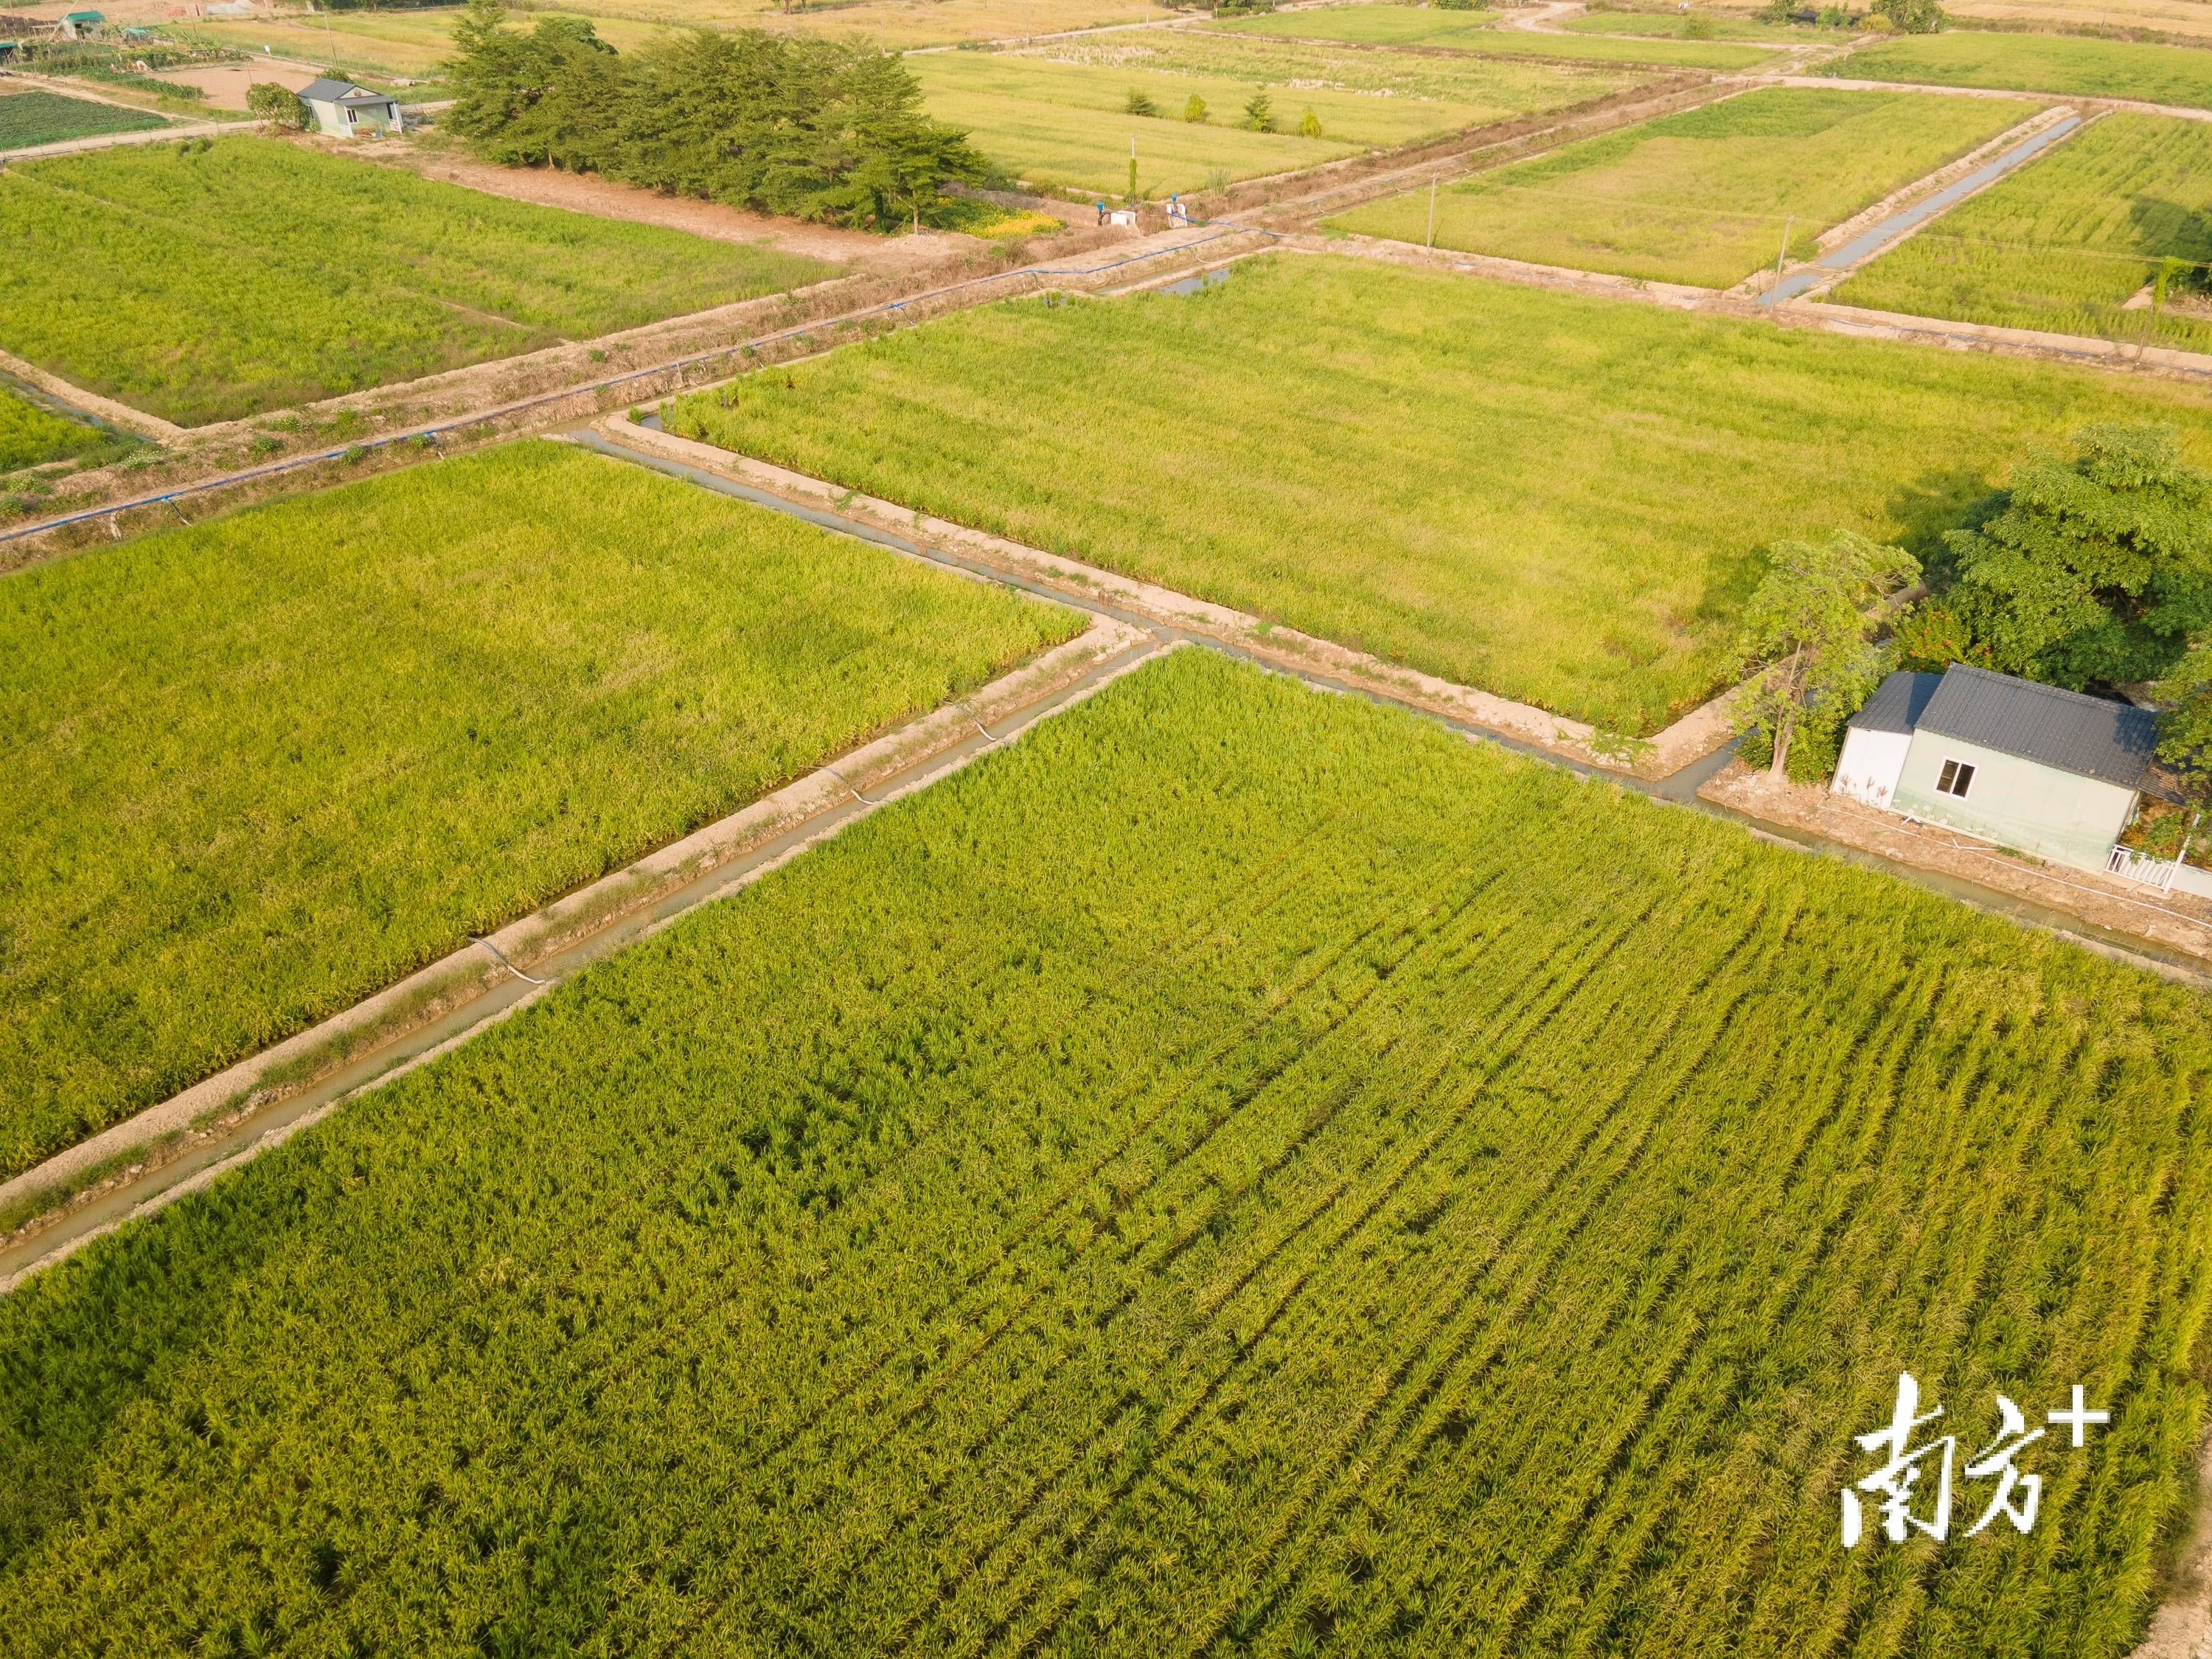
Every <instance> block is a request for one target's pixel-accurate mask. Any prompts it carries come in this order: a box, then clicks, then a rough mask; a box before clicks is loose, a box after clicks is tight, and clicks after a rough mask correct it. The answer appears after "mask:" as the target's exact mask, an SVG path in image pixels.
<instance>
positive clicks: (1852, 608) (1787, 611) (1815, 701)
mask: <svg viewBox="0 0 2212 1659" xmlns="http://www.w3.org/2000/svg"><path fill="white" fill-rule="evenodd" d="M1919 578H1920V565H1919V562H1918V561H1917V560H1916V559H1914V558H1913V556H1911V554H1910V553H1907V552H1906V551H1905V550H1904V549H1903V548H1901V547H1889V546H1885V545H1884V544H1881V543H1880V542H1876V541H1874V540H1871V539H1869V538H1867V537H1865V536H1862V535H1860V534H1858V533H1857V532H1855V531H1849V530H1839V531H1838V532H1836V533H1835V534H1833V535H1832V536H1831V537H1829V538H1828V539H1827V540H1826V541H1824V542H1796V541H1785V542H1777V543H1776V544H1774V547H1773V550H1772V557H1771V562H1770V563H1769V565H1768V567H1767V572H1766V575H1765V578H1764V580H1761V581H1760V583H1759V587H1758V590H1757V591H1756V592H1753V594H1752V596H1751V599H1750V601H1749V603H1747V605H1745V606H1744V612H1743V636H1742V651H1743V658H1744V666H1745V667H1746V669H1747V670H1759V671H1758V672H1756V673H1755V674H1754V677H1753V678H1751V679H1750V680H1748V681H1747V683H1746V684H1745V685H1744V687H1743V689H1742V690H1741V691H1740V692H1738V693H1737V695H1736V702H1735V720H1736V729H1737V730H1738V731H1739V732H1742V733H1743V734H1744V737H1745V743H1744V748H1745V750H1747V752H1748V754H1750V755H1753V756H1763V757H1765V760H1766V763H1767V764H1768V766H1769V767H1770V769H1771V770H1772V772H1773V774H1774V775H1775V776H1776V777H1781V776H1782V775H1784V773H1785V772H1787V771H1790V769H1791V768H1790V760H1791V757H1793V755H1794V756H1796V757H1798V759H1799V761H1800V765H1799V766H1798V767H1797V768H1796V772H1797V773H1798V775H1814V774H1817V773H1820V772H1825V771H1826V770H1827V769H1831V768H1832V767H1833V765H1834V764H1835V752H1834V751H1835V747H1836V732H1837V731H1838V728H1840V727H1841V726H1842V724H1843V722H1844V720H1846V719H1848V718H1849V717H1850V714H1851V713H1852V711H1853V710H1855V709H1857V708H1858V706H1859V705H1860V704H1861V703H1863V702H1865V701H1866V699H1867V697H1868V696H1869V694H1870V693H1871V692H1872V691H1873V690H1874V688H1875V685H1877V684H1880V682H1881V677H1882V675H1883V674H1884V673H1885V672H1886V671H1887V669H1888V666H1889V664H1888V661H1887V656H1888V653H1887V652H1885V651H1884V650H1882V649H1881V648H1880V647H1876V646H1875V645H1874V644H1873V643H1872V642H1871V641H1870V640H1869V635H1870V634H1871V633H1872V632H1873V630H1874V629H1875V626H1876V625H1877V623H1879V622H1880V620H1881V605H1882V602H1883V601H1884V600H1886V599H1889V598H1890V597H1892V596H1893V595H1894V594H1896V593H1898V592H1900V591H1902V590H1903V589H1905V588H1906V587H1908V586H1911V584H1912V583H1914V582H1915V581H1917V580H1919ZM1762 665H1763V669H1762Z"/></svg>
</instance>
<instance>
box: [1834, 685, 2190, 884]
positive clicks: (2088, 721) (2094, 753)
mask: <svg viewBox="0 0 2212 1659" xmlns="http://www.w3.org/2000/svg"><path fill="white" fill-rule="evenodd" d="M2155 726H2156V722H2155V720H2154V716H2152V715H2151V714H2149V713H2148V711H2146V710H2144V709H2141V708H2130V707H2129V706H2128V705H2127V704H2125V703H2120V702H2107V701H2106V700H2105V699H2104V698H2102V697H2090V696H2083V695H2082V694H2081V692H2079V691H2065V690H2060V689H2059V688H2058V687H2057V686H2055V685H2039V684H2035V682H2033V680H2023V679H2016V678H2014V677H2013V676H2012V675H2010V674H1994V673H1991V672H1990V671H1989V670H1987V669H1984V668H1972V667H1969V666H1968V665H1966V664H1965V663H1954V664H1952V665H1951V666H1950V667H1949V668H1948V670H1946V671H1944V672H1943V673H1942V674H1940V675H1937V674H1913V673H1905V672H1899V673H1895V674H1892V675H1890V676H1889V677H1888V678H1887V679H1885V680H1884V681H1882V683H1881V686H1880V688H1879V689H1878V690H1876V691H1875V694H1874V696H1871V697H1869V699H1868V700H1867V703H1866V706H1865V707H1864V708H1862V709H1860V710H1859V712H1858V713H1857V714H1854V715H1853V716H1851V718H1850V721H1849V723H1848V724H1847V725H1846V726H1845V728H1844V747H1843V753H1842V754H1841V755H1840V756H1839V757H1838V759H1837V762H1836V775H1835V781H1834V782H1833V784H1832V786H1831V787H1832V788H1833V789H1834V790H1835V792H1836V793H1838V794H1844V795H1850V796H1853V797H1855V798H1856V799H1859V800H1863V801H1865V802H1866V803H1867V804H1868V805H1873V806H1885V807H1887V808H1888V809H1890V810H1891V811H1896V812H1903V813H1905V814H1908V815H1909V816H1911V817H1916V818H1920V819H1923V820H1924V821H1926V822H1928V823H1945V824H1948V825H1950V826H1951V827H1952V828H1953V829H1963V830H1965V831H1966V833H1967V834H1968V835H1970V836H1981V837H1983V838H1984V840H1987V841H1993V842H1997V843H1998V844H1999V845H2001V846H2005V847H2013V848H2019V849H2020V850H2021V851H2022V852H2026V853H2033V854H2037V855H2038V856H2039V857H2042V858H2046V859H2051V860H2054V861H2056V862H2057V863H2060V864H2071V865H2076V866H2080V867H2081V868H2083V869H2090V870H2102V869H2105V868H2106V866H2107V865H2108V863H2109V861H2110V860H2111V858H2112V847H2113V844H2114V843H2115V842H2117V841H2118V838H2119V834H2120V831H2121V830H2123V829H2126V828H2127V826H2128V822H2129V820H2130V818H2132V817H2134V816H2135V811H2136V801H2137V799H2138V795H2139V792H2140V790H2141V789H2142V782H2143V775H2144V774H2145V773H2146V772H2147V771H2148V769H2149V767H2150V762H2151V755H2152V751H2153V750H2154V747H2155V746H2156V732H2155Z"/></svg>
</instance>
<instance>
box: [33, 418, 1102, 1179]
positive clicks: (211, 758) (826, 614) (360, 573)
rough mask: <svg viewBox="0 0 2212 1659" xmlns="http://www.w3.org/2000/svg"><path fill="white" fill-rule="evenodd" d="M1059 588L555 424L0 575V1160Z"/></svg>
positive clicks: (500, 903)
mask: <svg viewBox="0 0 2212 1659" xmlns="http://www.w3.org/2000/svg"><path fill="white" fill-rule="evenodd" d="M1078 631H1079V626H1078V620H1077V619H1076V618H1074V617H1073V615H1072V613H1069V612H1066V611H1060V610H1056V609H1053V608H1050V607H1047V606H1042V605H1035V604H1033V603H1031V602H1030V601H1028V600H1024V599H1017V598H1014V597H1012V596H1011V595H1009V594H1006V593H1004V592H996V591H994V590H992V589H989V588H987V587H983V586H977V585H975V584H972V583H969V582H965V581H961V580H956V579H953V578H951V577H947V576H944V575H941V574H937V573H934V572H932V571H929V570H927V569H924V568H921V567H918V566H916V565H914V564H912V563H909V562H903V561H901V560H899V559H897V558H896V557H895V556H892V555H890V554H888V553H885V552H882V551H880V550H876V549H872V548H868V547H866V546H862V545H860V544H855V543H854V542H852V541H850V540H848V539H845V538H839V537H836V536H833V535H831V534H829V532H824V531H819V530H816V529H814V528H812V527H811V526H804V525H799V524H797V523H794V522H793V520H789V519H787V518H784V517H782V516H781V515H778V514H774V513H767V512H764V511H763V510H761V509H759V508H757V507H749V506H746V505H744V504H742V503H738V502H732V501H728V500H726V499H725V498H721V497H718V496H715V495H711V494H709V493H708V492H706V491H703V490H701V489H696V488H695V487H693V486H690V485H687V484H684V483H677V482H675V481H672V480H669V479H665V478H661V477H657V476H655V475H653V474H652V473H650V472H647V471H643V470H641V469H639V468H636V467H633V466H629V465H624V464H622V463H618V462H615V461H610V460H605V459H601V458H599V457H596V456H592V455H588V454H586V453H581V452H580V451H577V450H574V449H571V448H568V447H562V446H558V445H553V444H545V443H526V444H523V445H520V446H516V447H507V448H503V449H500V450H496V451H491V452H487V453H483V454H481V455H478V456H475V457H471V458H467V459H455V460H451V461H446V462H441V463H426V464H424V465H419V466H416V467H414V468H411V469H410V470H408V471H402V472H398V473H394V474H390V475H387V476H386V477H380V478H375V479H369V480H365V481H363V482H362V483H356V484H353V485H349V486H347V487H345V488H343V489H336V490H331V491H329V492H327V493H325V494H322V495H314V496H311V497H307V498H306V499H303V500H298V501H289V502H285V503H283V504H280V505H277V506H273V507H262V508H257V509H255V510H253V511H251V512H247V513H240V514H238V515H237V516H235V517H233V518H228V519H221V520H214V521H212V522H210V523H209V524H206V525H203V526H198V527H197V528H194V529H191V530H185V529H178V530H173V531H170V532H164V533H162V534H160V535H156V536H150V537H148V538H144V539H143V540H140V541H137V542H133V543H131V544H126V545H125V546H123V547H119V548H114V549H111V550H106V551H102V552H95V553H91V554H88V555H86V556H82V557H81V558H77V559H74V560H70V561H69V562H64V563H60V564H52V565H46V566H41V567H37V568H33V569H31V570H28V571H26V572H24V573H22V574H17V575H13V576H9V577H8V578H7V579H6V580H4V581H0V655H4V656H5V658H6V659H7V660H8V661H9V663H10V664H11V667H10V670H9V674H8V675H7V677H6V680H5V684H4V686H0V775H6V776H7V777H8V778H9V780H10V787H9V789H7V790H6V791H5V792H0V916H4V917H5V918H6V934H5V939H6V945H7V948H6V951H4V953H0V1175H8V1174H13V1173H14V1172H15V1171H16V1170H21V1169H22V1168H24V1167H26V1166H27V1165H28V1164H31V1163H32V1162H33V1161H35V1160H36V1159H37V1158H40V1157H41V1156H43V1155H45V1154H46V1153H50V1152H54V1151H56V1150H58V1148H60V1147H61V1146H64V1145H67V1144H69V1143H70V1142H71V1141H74V1140H76V1139H81V1138H82V1136H84V1135H86V1134H88V1133H91V1132H93V1131H94V1130H97V1129H100V1128H102V1127H106V1125H107V1124H109V1123H112V1122H113V1121H116V1120H117V1119H118V1118H120V1117H122V1116H124V1115H127V1114H128V1113H129V1112H131V1111H132V1110H134V1109H137V1108H138V1107H141V1106H143V1105H146V1104H148V1103H150V1102H153V1101H155V1100H158V1099H161V1098H163V1097H166V1096H167V1095H168V1094H170V1093H172V1092H173V1091H175V1090H178V1089H179V1088H182V1087H184V1086H185V1085H188V1084H190V1083H191V1082H193V1081H195V1080H197V1079H199V1078H202V1077H204V1076H207V1075H208V1074H210V1073H213V1072H215V1071H216V1070H219V1069H220V1068H221V1067H222V1066H225V1065H227V1064H228V1063H229V1062H230V1061H232V1060H237V1059H239V1058H240V1056H242V1055H245V1054H251V1053H253V1052H255V1051H257V1050H258V1049H260V1048H265V1047H266V1046H268V1045H269V1044H270V1043H271V1042H276V1040H277V1039H279V1038H281V1037H283V1036H288V1035H289V1034H290V1033H291V1032H293V1031H295V1030H301V1029H303V1028H305V1027H307V1026H308V1025H311V1024H313V1023H314V1022H315V1021H317V1020H319V1019H320V1018H325V1016H327V1015H330V1014H331V1013H334V1012H337V1011H338V1010H340V1009H342V1008H344V1007H347V1006H350V1005H351V1004H353V1003H354V1002H356V1000H359V999H360V998H361V997H362V996H363V995H365V994H368V993H369V992H372V991H374V990H376V989H378V988H379V987H381V986H383V985H386V984H388V983H390V982H391V981H393V980H396V979H398V978H400V977H402V976H403V975H406V974H408V973H410V972H411V971H412V970H414V969H416V968H419V967H421V966H422V965H423V964H424V963H428V962H432V961H435V959H437V958H438V957H441V956H443V955H445V954H446V953H447V951H453V950H456V949H458V948H459V947H460V946H461V945H463V944H464V943H465V940H466V939H467V938H468V937H469V935H471V933H486V932H489V931H490V930H492V929H494V928H495V927H499V926H500V925H501V924H502V923H504V922H506V921H510V920H512V919H513V918H514V917H515V916H517V915H522V914H524V913H526V912H527V911H528V910H530V909H532V908H534V907H535V906H537V905H538V904H540V903H542V902H544V901H545V900H547V899H549V898H551V897H553V896H555V895H556V894H558V893H561V892H562V891H564V890H567V889H568V888H569V887H571V886H574V885H575V884H579V883H582V882H586V881H589V880H592V878H596V877H598V876H599V875H602V874H604V873H605V872H607V871H608V870H610V869H613V868H615V867H617V866H620V865H622V864H623V863H625V862H627V861H628V860H630V859H631V858H634V857H635V856H636V855H638V854H641V853H643V852H645V851H647V849H649V848H653V847H656V846H659V845H660V844H662V843H664V842H669V841H671V840H674V839H676V838H677V837H678V836H682V835H684V834H686V833H688V832H689V831H690V830H692V829H696V828H697V827H698V826H699V825H701V824H702V823H708V822H710V821H712V820H713V819H714V818H716V817H720V816H722V815H723V814H724V813H726V812H728V811H732V810H733V809H734V808H736V807H738V806H739V805H743V804H744V803H745V802H746V801H749V800H750V799H754V798H756V797H757V796H759V795H762V794H764V793H767V792H768V791H769V790H771V789H774V788H775V787H779V786H780V785H781V784H783V783H784V782H786V781H788V780H790V779H791V778H793V777H794V776H797V775H799V774H801V773H804V772H805V771H806V770H807V769H809V768H811V767H812V766H813V765H815V764H816V763H818V762H820V761H822V760H823V759H825V758H827V757H829V756H830V755H832V754H833V753H835V752H836V751H837V750H842V749H845V748H847V747H849V746H851V745H852V744H855V743H857V742H859V741H860V740H862V739H863V738H866V737H868V736H869V735H871V734H872V733H873V732H877V731H878V730H879V729H881V728H883V727H884V726H889V725H891V724H894V723H896V722H897V721H899V720H902V719H904V718H906V717H907V716H908V715H910V714H914V713H915V712H917V711H919V710H922V709H926V708H932V707H934V706H935V705H936V704H938V703H939V702H942V701H943V700H944V699H945V697H946V696H948V695H951V694H952V693H953V692H956V691H958V690H965V689H967V688H969V687H972V686H975V685H976V684H981V682H982V681H984V680H985V679H987V678H989V677H990V676H991V675H992V674H993V673H994V672H996V671H998V670H1000V669H1001V668H1003V667H1004V666H1006V665H1008V664H1009V663H1012V662H1013V661H1015V660H1017V659H1020V658H1023V657H1026V656H1028V655H1030V653H1032V652H1034V651H1036V649H1038V648H1039V647H1042V646H1043V645H1045V644H1047V643H1048V642H1051V641H1056V640H1059V639H1062V638H1066V637H1067V636H1069V635H1072V634H1073V633H1075V632H1078Z"/></svg>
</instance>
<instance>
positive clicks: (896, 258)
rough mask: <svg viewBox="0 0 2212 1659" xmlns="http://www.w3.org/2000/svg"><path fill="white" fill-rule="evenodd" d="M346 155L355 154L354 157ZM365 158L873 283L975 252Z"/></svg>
mask: <svg viewBox="0 0 2212 1659" xmlns="http://www.w3.org/2000/svg"><path fill="white" fill-rule="evenodd" d="M331 143H333V144H337V145H343V143H345V141H344V140H343V139H333V140H331ZM350 153H353V154H359V152H358V150H356V151H353V152H350ZM364 159H366V160H368V161H374V162H377V163H379V164H380V165H382V166H385V167H400V168H404V169H405V170H406V171H408V172H410V173H420V174H421V175H422V177H423V178H425V179H437V180H439V181H440V182H441V183H443V184H448V185H460V186H462V187H463V188H464V189H466V190H475V191H483V193H484V194H485V195H487V196H500V197H506V198H507V200H508V201H510V202H530V203H533V204H536V205H538V206H539V207H556V208H567V209H568V210H570V211H571V212H574V213H588V214H592V215H593V216H596V217H598V218H601V219H626V220H629V221H630V222H633V223H636V224H645V225H659V226H661V227H663V228H665V229H669V230H681V231H688V232H689V233H690V234H692V235H694V236H704V237H708V238H709V239H711V240H714V241H718V242H741V243H744V244H746V245H748V246H755V247H771V248H775V249H776V250H777V251H778V252H783V253H802V254H805V255H807V256H809V257H810V258H816V259H827V260H829V261H831V262H832V263H833V264H842V265H846V266H849V267H850V268H851V269H853V270H859V271H865V272H866V273H867V274H869V275H871V276H907V275H911V274H912V273H913V272H915V271H917V270H925V269H927V268H928V267H930V266H933V265H939V264H943V263H945V260H946V259H948V258H957V257H958V256H959V255H960V254H961V253H963V252H968V251H970V250H973V249H974V248H975V245H976V243H975V238H974V237H971V236H961V235H957V234H952V233H951V232H947V231H925V232H923V233H922V234H921V235H919V236H912V235H908V236H878V235H875V234H872V233H871V232H868V231H865V230H845V229H842V228H839V227H837V226H835V225H816V224H809V223H806V222H805V221H803V220H798V219H775V218H770V217H769V216H767V215H766V214H761V213H747V212H745V211H744V210H743V209H740V208H733V207H725V206H724V205H723V204H721V203H720V202H702V201H700V200H698V199H697V198H696V197H689V196H662V195H659V194H658V193H657V192H655V191H649V190H641V189H639V188H638V187H637V186H636V185H623V184H617V183H615V182H614V181H613V180H611V179H601V178H599V177H597V176H596V175H593V174H591V173H562V172H560V171H558V170H557V169H556V168H553V167H498V166H495V165H494V164H493V163H491V162H489V161H471V160H470V159H468V158H467V157H465V156H460V155H448V154H446V153H443V152H441V151H438V150H434V149H422V148H420V147H418V146H416V145H414V144H407V145H404V146H401V145H379V146H378V147H377V148H376V149H374V150H373V151H371V152H369V153H368V155H367V156H366V157H365V158H364Z"/></svg>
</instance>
